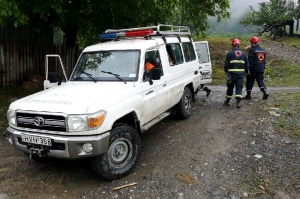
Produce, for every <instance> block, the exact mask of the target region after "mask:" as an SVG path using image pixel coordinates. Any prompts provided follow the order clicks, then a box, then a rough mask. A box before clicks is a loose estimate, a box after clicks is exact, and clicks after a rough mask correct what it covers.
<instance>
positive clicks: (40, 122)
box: [33, 116, 45, 127]
mask: <svg viewBox="0 0 300 199" xmlns="http://www.w3.org/2000/svg"><path fill="white" fill-rule="evenodd" d="M44 122H45V120H44V118H42V117H39V116H38V117H35V118H34V119H33V124H34V125H35V126H39V127H43V126H44Z"/></svg>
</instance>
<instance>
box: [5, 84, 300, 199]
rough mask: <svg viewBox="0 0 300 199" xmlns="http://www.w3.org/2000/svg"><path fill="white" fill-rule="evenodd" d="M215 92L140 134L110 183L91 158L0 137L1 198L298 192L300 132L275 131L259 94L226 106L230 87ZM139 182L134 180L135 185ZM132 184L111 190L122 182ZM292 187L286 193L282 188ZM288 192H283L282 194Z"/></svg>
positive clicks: (230, 196)
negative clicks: (51, 155) (130, 161)
mask: <svg viewBox="0 0 300 199" xmlns="http://www.w3.org/2000/svg"><path fill="white" fill-rule="evenodd" d="M211 89H212V93H211V95H210V96H209V97H206V96H205V93H204V92H202V91H201V92H200V93H198V94H197V96H196V102H195V103H194V108H193V115H192V117H191V118H189V119H187V120H178V119H177V118H176V116H175V115H171V116H170V117H168V118H166V119H165V120H163V121H162V122H161V123H159V124H157V125H155V126H154V127H152V128H151V129H149V130H148V131H147V132H146V133H144V134H143V135H142V141H143V148H142V156H141V159H140V161H139V163H138V164H137V167H136V168H135V170H134V171H133V172H132V173H131V174H130V175H128V176H126V177H124V178H122V179H120V180H116V181H112V182H107V181H104V180H102V179H100V178H99V177H97V176H96V175H95V174H94V173H93V171H92V169H91V168H90V167H89V166H88V160H85V159H84V160H79V161H66V160H55V159H49V160H47V161H45V162H34V161H30V160H29V159H28V157H26V156H24V155H23V153H22V152H20V151H16V150H15V149H14V148H13V147H12V146H10V145H9V143H8V141H7V140H5V139H4V136H2V137H1V139H0V158H1V161H0V199H10V198H12V199H15V198H22V199H23V198H31V199H34V198H37V199H38V198H49V199H50V198H51V199H54V198H59V199H60V198H120V199H121V198H122V199H123V198H124V199H125V198H126V199H136V198H138V199H139V198H142V199H146V198H149V199H152V198H155V199H158V198H160V199H167V198H172V199H177V198H181V199H182V198H185V199H194V198H201V199H239V198H274V197H275V196H276V197H277V196H279V195H280V194H281V196H282V195H283V196H289V197H290V198H293V199H299V198H300V174H299V173H300V157H299V153H300V139H299V137H298V138H297V137H294V136H293V135H286V134H282V133H281V132H277V131H276V130H275V129H274V127H273V126H272V123H271V122H270V121H271V120H272V117H275V116H272V115H269V114H265V115H261V114H260V111H261V110H265V111H268V110H267V109H268V103H269V102H270V101H272V100H273V97H274V96H275V95H276V92H299V91H300V88H269V90H270V93H271V94H270V97H269V99H268V100H264V101H263V100H261V95H262V94H261V92H260V91H259V90H258V89H257V88H255V90H254V91H253V100H250V101H243V106H242V108H240V109H237V108H236V106H235V101H233V102H232V105H231V106H229V107H226V106H223V101H224V99H225V86H212V87H211ZM132 183H133V184H132ZM123 185H130V186H128V187H126V188H120V189H118V190H113V189H114V188H117V187H119V186H123ZM284 194H286V195H284ZM283 196H282V197H283Z"/></svg>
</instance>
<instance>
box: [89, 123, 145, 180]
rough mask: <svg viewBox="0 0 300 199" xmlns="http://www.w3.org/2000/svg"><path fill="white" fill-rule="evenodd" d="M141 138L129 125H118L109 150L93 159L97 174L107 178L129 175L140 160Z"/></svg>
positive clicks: (112, 135)
mask: <svg viewBox="0 0 300 199" xmlns="http://www.w3.org/2000/svg"><path fill="white" fill-rule="evenodd" d="M141 146H142V144H141V138H140V135H139V134H138V133H137V131H136V130H135V129H134V128H132V127H131V126H129V125H126V124H119V125H116V126H115V127H114V128H113V129H112V131H111V135H110V140H109V145H108V150H107V152H106V153H105V154H103V155H100V156H98V157H96V158H94V159H93V160H92V165H93V168H94V170H95V171H96V173H97V174H99V175H101V176H102V177H103V178H105V179H106V180H116V179H119V178H122V177H124V176H126V175H128V174H129V173H130V172H131V170H133V168H134V166H135V165H136V163H137V162H138V159H139V157H140V153H141Z"/></svg>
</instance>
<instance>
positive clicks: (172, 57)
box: [166, 44, 183, 66]
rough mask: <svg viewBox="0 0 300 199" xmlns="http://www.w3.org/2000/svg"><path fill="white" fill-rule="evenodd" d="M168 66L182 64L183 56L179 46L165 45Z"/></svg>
mask: <svg viewBox="0 0 300 199" xmlns="http://www.w3.org/2000/svg"><path fill="white" fill-rule="evenodd" d="M166 49H167V53H168V57H169V62H170V66H173V65H178V64H182V63H183V55H182V50H181V46H180V44H166Z"/></svg>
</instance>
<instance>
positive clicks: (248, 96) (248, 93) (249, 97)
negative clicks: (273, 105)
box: [243, 91, 252, 100]
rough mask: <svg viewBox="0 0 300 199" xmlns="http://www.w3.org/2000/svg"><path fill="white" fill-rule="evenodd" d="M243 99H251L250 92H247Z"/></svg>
mask: <svg viewBox="0 0 300 199" xmlns="http://www.w3.org/2000/svg"><path fill="white" fill-rule="evenodd" d="M243 99H246V100H250V99H252V97H251V91H247V95H246V96H245V97H243Z"/></svg>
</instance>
